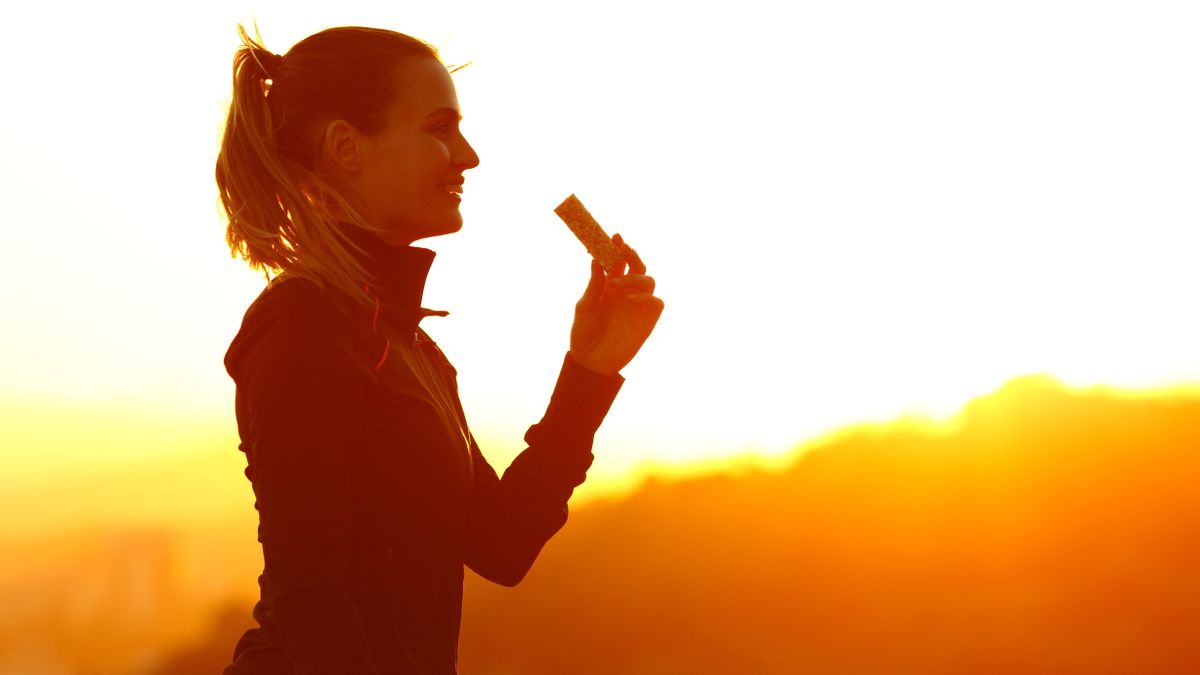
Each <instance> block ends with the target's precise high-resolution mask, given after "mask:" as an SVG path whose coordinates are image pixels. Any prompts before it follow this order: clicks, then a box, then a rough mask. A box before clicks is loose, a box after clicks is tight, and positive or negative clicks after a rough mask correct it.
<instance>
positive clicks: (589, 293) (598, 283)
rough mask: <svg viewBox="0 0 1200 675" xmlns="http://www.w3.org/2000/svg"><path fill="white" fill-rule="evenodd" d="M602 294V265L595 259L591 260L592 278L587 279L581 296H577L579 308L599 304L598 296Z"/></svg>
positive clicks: (589, 307)
mask: <svg viewBox="0 0 1200 675" xmlns="http://www.w3.org/2000/svg"><path fill="white" fill-rule="evenodd" d="M603 294H604V266H603V265H601V264H600V263H599V262H596V260H595V259H593V260H592V278H591V279H588V285H587V288H586V289H584V291H583V297H581V298H579V308H580V309H585V310H586V309H591V308H593V307H595V306H596V305H598V304H600V297H601V296H602V295H603Z"/></svg>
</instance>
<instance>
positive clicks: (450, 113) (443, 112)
mask: <svg viewBox="0 0 1200 675" xmlns="http://www.w3.org/2000/svg"><path fill="white" fill-rule="evenodd" d="M431 117H452V118H454V119H456V120H458V121H459V122H461V121H462V118H463V116H462V113H461V112H459V111H458V110H456V109H454V108H438V109H437V110H434V111H433V112H431V113H429V114H428V115H426V116H425V119H430V118H431Z"/></svg>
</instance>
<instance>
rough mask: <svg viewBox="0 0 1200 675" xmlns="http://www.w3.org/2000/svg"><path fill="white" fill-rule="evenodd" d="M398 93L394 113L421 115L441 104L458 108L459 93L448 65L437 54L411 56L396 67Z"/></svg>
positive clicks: (436, 108)
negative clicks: (429, 56) (436, 56)
mask: <svg viewBox="0 0 1200 675" xmlns="http://www.w3.org/2000/svg"><path fill="white" fill-rule="evenodd" d="M396 78H397V84H398V85H399V86H398V87H397V92H398V95H397V96H396V99H395V100H394V101H392V106H391V111H390V112H391V113H392V114H393V115H397V116H400V117H406V118H420V117H424V116H425V115H428V114H429V113H432V112H434V111H435V110H438V109H441V108H450V109H453V110H458V109H459V108H458V94H457V93H456V92H455V91H454V82H453V81H452V80H451V79H450V73H449V72H448V71H447V70H446V66H445V65H443V64H442V63H441V62H440V61H438V60H437V59H434V58H421V59H410V60H407V61H406V62H405V63H402V64H400V65H399V66H398V67H397V68H396Z"/></svg>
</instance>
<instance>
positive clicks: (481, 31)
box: [0, 0, 1200, 482]
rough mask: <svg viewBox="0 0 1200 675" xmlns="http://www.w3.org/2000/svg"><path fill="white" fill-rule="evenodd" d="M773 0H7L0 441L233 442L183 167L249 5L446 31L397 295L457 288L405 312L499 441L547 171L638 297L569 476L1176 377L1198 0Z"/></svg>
mask: <svg viewBox="0 0 1200 675" xmlns="http://www.w3.org/2000/svg"><path fill="white" fill-rule="evenodd" d="M784 6H785V5H784V4H782V3H766V2H751V3H749V4H747V3H736V4H730V5H728V6H726V7H716V6H709V5H706V6H704V8H697V7H692V6H685V5H683V4H673V3H632V2H616V3H608V4H606V5H605V7H604V9H603V10H602V11H600V10H597V9H596V8H590V9H589V8H577V9H576V8H572V7H569V6H563V5H561V4H551V3H545V4H540V5H539V4H537V3H516V4H515V5H514V4H513V3H490V4H488V3H474V2H456V3H451V4H449V5H445V6H444V7H438V6H423V7H418V6H401V5H381V4H380V3H374V2H372V3H367V2H363V3H356V2H345V3H337V4H336V5H326V6H322V7H319V8H316V9H306V8H302V7H298V6H296V5H295V3H282V2H259V3H255V4H253V5H250V6H247V5H245V4H244V3H232V2H221V3H192V4H190V5H188V6H186V7H183V8H173V9H171V10H170V12H168V13H165V14H164V13H163V12H162V10H161V9H155V10H154V11H150V8H151V5H149V4H146V5H145V6H144V7H142V6H137V5H133V4H127V3H126V4H123V3H119V2H118V3H105V4H103V5H99V6H95V7H90V8H82V9H78V10H72V11H73V14H72V19H71V20H70V21H68V22H63V21H61V20H60V19H61V16H60V15H59V14H58V13H59V12H60V9H59V8H56V7H53V6H50V5H45V4H42V5H28V3H27V4H26V5H23V6H22V8H21V9H20V10H17V15H16V16H14V17H13V21H14V23H13V25H22V26H29V27H32V28H30V29H29V30H22V31H18V32H16V33H14V34H12V35H10V36H8V37H7V38H6V40H5V41H3V42H2V43H0V63H3V64H5V65H3V66H0V67H2V68H3V69H4V76H5V79H6V81H7V82H9V85H8V86H9V91H10V92H15V93H14V94H12V95H10V96H6V99H5V103H4V104H3V105H0V123H3V128H5V129H7V130H9V133H8V146H7V149H6V152H5V157H4V159H3V160H2V163H0V172H3V177H2V178H3V180H0V190H2V191H3V192H2V193H0V199H2V200H3V203H4V204H5V216H4V218H3V220H2V221H0V227H3V230H4V236H5V246H4V247H2V248H0V286H2V288H3V290H4V292H3V293H2V294H0V315H3V316H4V317H5V320H4V330H3V331H0V401H6V402H7V403H4V404H3V410H2V414H3V415H4V416H5V419H6V420H7V421H8V422H9V423H6V424H4V425H0V448H2V450H0V452H3V453H5V454H6V455H9V456H8V457H6V461H8V463H9V464H10V465H12V466H14V467H16V468H15V469H14V471H13V475H14V476H20V477H22V478H21V480H40V478H39V477H43V478H44V477H47V476H53V475H58V474H60V473H71V472H72V471H75V472H86V471H87V470H90V469H89V468H88V467H91V466H92V464H93V463H96V464H97V465H99V466H105V465H107V464H108V463H109V462H108V458H109V457H111V458H112V461H113V462H124V461H134V462H136V461H138V460H139V458H147V459H149V458H157V457H160V456H163V455H179V456H182V455H186V454H187V453H188V452H192V451H194V449H195V446H196V442H195V439H197V438H204V439H208V438H215V439H222V438H223V439H228V438H229V434H230V430H231V429H232V423H233V419H232V417H233V412H232V393H233V392H232V386H231V383H230V381H229V380H228V378H227V376H226V375H225V373H224V372H223V370H222V367H221V357H222V355H223V353H224V350H225V348H226V346H227V345H228V342H229V339H230V338H231V337H232V336H233V334H234V333H235V332H236V329H237V325H238V322H239V321H240V318H241V314H242V312H243V311H244V309H245V306H246V305H247V304H248V303H249V301H250V300H251V299H252V298H253V297H254V296H255V295H256V294H257V292H258V291H259V289H260V288H261V279H259V278H257V277H255V276H254V275H253V274H251V273H250V272H249V271H247V270H245V269H244V268H243V267H242V266H241V265H240V264H239V263H238V262H236V261H233V260H230V259H229V257H228V253H227V251H226V249H225V247H224V243H223V240H222V230H221V227H222V226H221V223H220V220H219V218H218V215H217V207H216V191H215V187H214V185H213V181H212V165H213V160H214V158H215V155H216V150H217V140H218V138H219V135H220V125H221V123H222V119H223V114H224V106H225V105H226V103H227V97H228V95H229V89H228V88H229V63H230V58H231V55H232V51H233V48H234V47H235V45H236V34H235V30H234V29H235V24H236V22H238V21H243V22H246V23H249V22H250V21H251V20H253V19H257V21H258V24H259V27H260V28H261V30H262V33H263V37H264V39H265V40H266V43H267V45H268V46H269V47H271V48H273V49H275V50H277V51H280V52H282V51H284V50H286V48H287V47H288V46H289V45H290V44H291V43H293V42H294V41H296V40H298V39H300V38H301V37H303V36H305V35H307V34H309V33H311V32H314V31H316V30H319V29H321V28H324V27H327V26H330V25H336V24H345V23H362V24H373V25H382V26H387V27H392V28H396V29H398V30H402V31H406V32H410V33H413V34H415V35H417V36H420V37H423V38H426V39H428V40H430V41H432V42H434V43H436V44H438V45H441V46H442V47H443V54H444V56H445V60H446V61H447V62H449V63H463V62H466V61H471V62H472V64H471V66H470V67H469V68H466V69H465V70H462V71H460V72H459V73H458V74H456V76H455V77H456V81H457V82H458V86H459V95H460V100H461V102H462V104H463V107H464V115H465V120H464V132H465V133H466V135H467V137H468V138H469V139H470V140H471V142H472V143H473V144H474V145H475V147H476V149H477V150H478V151H479V153H480V155H481V156H482V160H483V161H482V164H481V166H480V167H479V168H478V169H477V170H475V171H472V172H471V173H470V174H468V177H467V184H466V192H465V195H464V203H463V207H462V208H463V213H464V215H465V219H466V226H465V227H464V229H463V231H462V232H460V233H458V234H456V235H453V236H451V237H447V238H443V239H436V240H429V241H428V242H426V244H427V245H428V246H429V247H430V248H433V249H435V250H436V251H438V260H437V262H436V263H435V265H434V267H433V272H432V273H431V276H430V280H429V286H428V293H427V304H428V305H429V306H432V307H435V308H439V309H449V310H450V311H451V316H450V317H448V318H445V319H437V320H430V325H429V326H428V330H429V331H430V332H431V333H432V334H433V335H434V337H435V339H437V340H438V341H439V343H440V344H441V345H442V346H443V348H444V349H445V350H446V351H447V353H448V354H449V356H450V358H451V359H452V360H453V361H454V362H455V364H456V365H457V367H458V370H459V372H460V378H461V381H460V384H461V388H462V392H463V399H464V404H465V407H466V410H467V413H468V417H469V419H471V421H472V423H473V425H474V427H475V428H476V435H477V436H479V437H480V438H481V439H484V441H485V446H486V447H485V451H486V452H488V454H489V456H492V457H493V458H495V461H497V463H500V464H503V463H505V459H506V457H509V456H511V453H513V452H515V451H516V450H517V449H519V443H520V438H521V434H522V433H523V431H524V429H525V427H526V426H528V425H529V424H530V423H532V422H534V421H536V419H537V418H538V416H540V414H541V411H542V410H543V408H544V406H545V402H546V397H547V395H548V394H549V391H550V389H551V386H552V384H553V382H552V378H553V376H554V373H555V372H556V368H557V366H558V363H559V361H560V359H561V355H562V352H563V351H564V350H565V348H566V337H567V329H568V326H569V321H570V311H571V307H572V304H573V303H574V301H575V299H576V298H577V296H578V293H579V292H580V291H581V290H582V287H583V284H584V282H585V281H586V276H587V260H586V257H585V254H584V252H583V251H582V249H581V248H580V247H579V246H578V244H576V243H575V242H574V241H573V240H572V239H571V237H570V236H569V234H568V233H567V231H566V230H565V228H564V227H563V226H562V225H561V223H559V222H558V221H557V220H556V219H555V217H554V215H553V213H552V212H551V209H552V208H553V206H554V205H555V204H557V203H558V201H559V200H560V199H561V198H562V197H563V196H565V195H566V194H567V193H569V192H575V193H577V194H579V195H580V197H581V198H582V199H583V200H584V201H585V203H587V204H588V206H589V208H590V209H591V210H592V212H593V213H594V214H596V216H597V217H598V218H599V219H600V221H601V222H602V224H604V225H605V226H606V227H607V228H608V229H609V231H610V232H613V231H618V232H621V233H623V234H625V235H626V236H627V238H628V240H629V241H630V242H631V243H632V244H633V245H634V246H636V247H638V248H639V250H640V251H641V253H642V255H643V258H645V259H646V261H647V263H648V264H649V266H650V271H651V273H652V274H654V275H655V276H656V277H657V279H658V281H659V291H660V295H661V296H662V297H663V298H664V299H665V300H666V302H667V310H666V313H665V314H664V316H663V319H662V322H661V323H660V326H659V330H658V332H657V334H656V335H655V336H654V337H653V338H652V339H651V341H650V342H649V343H648V344H647V346H646V348H645V350H644V353H643V354H642V355H641V356H640V357H639V358H638V360H637V361H635V363H634V364H633V365H632V366H630V367H629V369H628V371H627V372H626V375H627V377H628V378H629V382H628V384H627V386H626V388H625V391H624V392H622V394H621V397H620V399H619V401H618V403H617V404H616V406H615V407H614V409H613V412H612V414H611V415H610V418H609V420H608V421H607V422H606V425H605V428H604V429H603V430H602V432H601V434H600V436H599V437H598V440H597V455H598V460H597V464H596V469H595V472H596V475H597V476H603V475H608V476H617V475H620V474H622V473H623V472H626V471H628V470H630V469H632V468H634V467H637V466H640V465H644V464H645V463H647V462H650V463H654V462H657V463H664V462H665V463H679V462H687V461H693V460H696V459H699V458H704V457H719V456H724V455H728V454H731V453H734V452H738V451H742V450H756V451H761V452H763V453H767V454H773V453H775V454H777V453H779V452H782V451H784V450H786V449H788V448H790V447H791V446H792V445H793V444H794V443H796V442H798V441H800V440H802V439H804V438H807V437H810V436H813V435H816V434H819V433H823V432H825V431H828V430H830V429H833V428H836V427H838V426H840V425H842V424H846V423H850V422H855V421H861V420H872V419H885V418H890V417H892V416H894V415H897V414H901V413H904V412H908V411H917V412H926V413H933V414H945V413H948V412H950V411H952V410H954V409H955V408H956V407H957V406H958V405H959V404H960V403H961V402H962V401H964V400H966V399H967V398H968V397H970V396H972V395H977V394H980V393H983V392H986V391H989V390H991V389H993V388H995V387H996V386H998V385H999V384H1001V383H1002V382H1003V381H1005V380H1007V379H1008V378H1009V377H1011V376H1014V375H1019V374H1023V373H1030V372H1049V373H1053V374H1055V375H1056V376H1058V377H1060V378H1063V379H1064V380H1066V381H1068V382H1072V383H1079V384H1086V383H1099V382H1106V383H1112V384H1118V385H1128V386H1150V385H1161V384H1169V383H1176V382H1188V381H1200V349H1197V348H1196V345H1198V344H1200V319H1198V318H1197V317H1198V316H1200V314H1197V313H1196V312H1194V311H1191V307H1192V305H1193V298H1194V297H1195V291H1196V289H1198V288H1200V272H1198V271H1197V270H1200V266H1198V265H1197V264H1196V250H1197V247H1196V246H1195V243H1196V241H1195V240H1196V237H1195V235H1194V230H1195V227H1196V223H1197V216H1200V213H1198V209H1200V203H1198V202H1197V200H1196V199H1195V198H1194V196H1195V194H1196V186H1197V184H1198V182H1197V180H1198V179H1200V169H1198V168H1197V167H1198V165H1197V159H1196V158H1197V157H1200V128H1198V127H1197V125H1196V124H1195V120H1196V119H1200V114H1198V113H1200V93H1198V92H1197V90H1196V88H1195V87H1188V86H1184V85H1183V84H1181V83H1186V82H1188V81H1190V80H1191V79H1192V75H1193V73H1192V72H1191V70H1190V65H1189V64H1194V63H1196V62H1197V59H1198V57H1200V54H1198V53H1197V52H1198V51H1200V46H1198V45H1197V43H1196V41H1195V40H1194V37H1193V35H1192V33H1194V31H1193V30H1191V28H1192V27H1194V26H1195V25H1196V19H1197V18H1200V10H1197V9H1195V8H1194V7H1193V6H1192V5H1191V4H1189V3H1186V2H1143V3H1137V4H1136V5H1135V4H1134V3H1106V4H1097V3H1086V2H1062V1H1054V0H1051V1H1039V2H1031V1H1018V2H1009V3H1004V4H1003V5H994V6H992V5H988V6H981V5H970V4H968V5H963V4H961V3H950V2H932V1H922V2H915V3H903V4H902V5H897V4H896V3H887V2H882V1H862V2H850V3H833V4H830V3H820V4H818V3H810V4H803V3H802V4H794V3H793V4H790V5H787V6H789V7H790V9H789V10H787V11H788V13H786V14H784V13H782V12H783V11H784V10H782V9H781V8H782V7H784ZM675 7H678V8H680V9H678V10H676V9H674V8H675ZM685 7H686V9H685ZM516 17H520V18H519V19H518V18H516ZM49 26H53V29H52V30H51V29H50V28H47V27H49ZM435 321H436V322H435ZM498 355H499V356H501V358H498ZM31 406H33V407H36V408H37V409H36V410H32V411H31ZM80 410H87V411H91V412H86V413H78V411H80ZM72 411H76V412H72ZM106 411H120V413H119V414H117V413H110V412H106ZM77 413H78V414H77ZM114 415H115V417H114ZM38 420H45V422H44V423H41V422H39V424H33V422H34V421H38ZM113 420H124V421H123V422H122V423H121V424H117V423H116V422H114V421H113ZM177 420H187V422H186V423H179V424H176V423H175V421H177ZM134 428H136V429H141V430H143V431H142V432H139V433H131V434H129V435H128V439H129V440H128V441H127V442H125V441H123V440H122V438H123V434H125V429H134ZM147 430H159V431H158V432H156V433H150V432H149V431H147ZM97 439H99V440H97ZM229 450H230V451H232V447H230V448H229ZM13 480H16V479H10V482H12V481H13Z"/></svg>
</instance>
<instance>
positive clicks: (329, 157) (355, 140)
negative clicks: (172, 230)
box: [321, 120, 362, 176]
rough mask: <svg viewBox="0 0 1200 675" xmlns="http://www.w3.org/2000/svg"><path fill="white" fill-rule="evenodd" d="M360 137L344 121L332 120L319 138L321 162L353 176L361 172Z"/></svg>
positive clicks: (351, 125)
mask: <svg viewBox="0 0 1200 675" xmlns="http://www.w3.org/2000/svg"><path fill="white" fill-rule="evenodd" d="M360 141H361V136H360V135H359V133H358V129H355V128H354V125H353V124H350V123H349V122H347V121H346V120H334V121H332V122H330V123H329V124H328V125H327V126H326V127H325V135H324V136H322V137H321V160H322V161H323V162H327V163H329V165H330V166H333V167H336V168H338V169H341V170H342V171H343V172H345V173H347V174H349V175H351V176H354V175H357V174H358V173H360V172H361V171H362V153H361V148H360Z"/></svg>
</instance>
